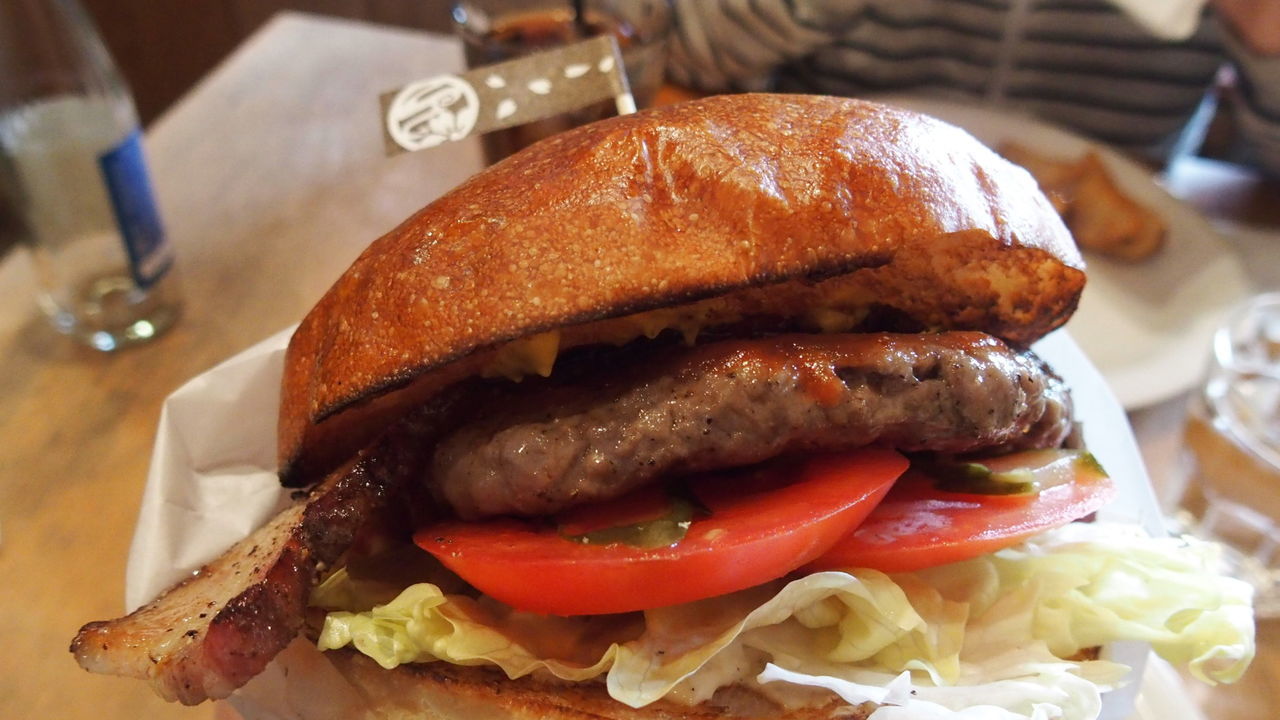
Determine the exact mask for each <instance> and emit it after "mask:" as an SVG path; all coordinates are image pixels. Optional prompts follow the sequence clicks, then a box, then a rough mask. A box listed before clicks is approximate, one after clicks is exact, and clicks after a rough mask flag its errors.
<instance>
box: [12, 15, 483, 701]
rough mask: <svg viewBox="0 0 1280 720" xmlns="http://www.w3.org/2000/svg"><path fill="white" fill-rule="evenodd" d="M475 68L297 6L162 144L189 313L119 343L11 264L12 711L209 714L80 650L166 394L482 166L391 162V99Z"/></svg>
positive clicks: (156, 128) (438, 50)
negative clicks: (61, 310) (82, 323)
mask: <svg viewBox="0 0 1280 720" xmlns="http://www.w3.org/2000/svg"><path fill="white" fill-rule="evenodd" d="M462 66H463V60H462V52H461V48H460V46H458V45H457V44H456V43H455V42H454V41H453V40H452V39H451V38H448V37H442V36H431V35H425V34H420V33H412V32H408V31H401V30H393V29H389V28H383V27H375V26H370V25H362V24H356V23H351V22H337V21H330V20H322V19H319V18H316V17H311V16H303V15H284V16H280V17H279V18H278V19H276V20H274V21H273V22H272V23H270V24H269V25H268V26H267V27H265V28H264V29H263V30H262V31H261V32H259V33H258V34H257V35H256V36H254V37H253V38H251V39H250V40H249V41H248V42H247V43H246V44H245V45H244V46H242V47H241V48H240V49H239V50H238V51H237V52H236V53H235V54H234V55H233V56H232V57H231V58H230V59H228V60H227V61H226V62H225V63H224V64H223V65H221V66H220V67H219V68H218V69H217V70H216V71H214V72H213V73H212V74H211V75H210V76H209V77H208V78H207V79H206V80H204V81H203V82H202V83H201V84H200V85H199V86H198V87H197V88H195V90H194V91H193V92H192V93H191V94H190V95H188V96H187V97H186V98H184V99H183V100H182V101H181V102H179V103H178V104H177V105H176V106H174V107H173V109H172V110H171V111H170V112H168V113H167V114H166V115H164V116H163V117H161V118H160V119H158V120H157V121H156V122H155V123H154V125H153V126H152V128H151V130H150V131H149V132H148V134H147V135H148V137H147V151H148V155H149V158H150V162H151V169H152V174H153V180H154V182H155V185H156V187H157V192H158V193H159V196H160V203H161V207H162V211H163V213H164V217H165V220H166V224H167V226H168V228H169V231H170V235H171V236H172V238H173V241H174V243H175V245H176V251H177V253H178V256H179V266H180V268H181V272H182V278H181V280H182V286H183V292H184V295H185V298H186V307H185V315H184V317H183V318H182V320H181V321H180V323H179V324H178V325H177V326H176V327H175V328H174V329H173V331H171V332H170V333H169V334H168V335H166V336H164V337H162V338H160V339H159V340H157V341H156V342H155V343H154V344H152V345H150V346H147V347H143V348H138V349H135V350H130V351H128V352H122V353H119V354H115V355H102V354H98V353H95V352H92V351H89V350H84V349H80V348H78V347H75V346H73V345H72V344H71V343H70V342H69V341H67V340H66V339H65V338H63V337H61V336H58V335H56V334H54V333H53V332H51V331H50V330H49V329H48V327H47V323H45V321H44V320H43V318H41V317H38V315H37V311H36V307H35V303H34V289H33V282H32V278H31V276H30V272H29V267H28V263H27V258H26V257H24V256H23V253H11V254H10V256H9V257H8V258H6V259H5V261H4V263H3V265H0V287H3V288H4V290H5V297H6V298H8V300H7V301H6V302H5V303H4V306H3V309H0V407H3V408H4V412H3V413H2V415H0V438H3V440H0V469H2V470H0V527H2V530H3V540H2V541H0V543H2V544H0V638H2V639H3V642H4V645H5V651H4V652H0V718H5V719H6V720H10V719H12V720H25V719H26V718H66V719H78V718H110V719H111V720H134V719H137V720H141V719H143V718H151V719H158V718H170V717H172V718H179V717H181V718H201V717H204V718H208V717H212V715H213V709H212V706H210V705H204V706H202V707H199V708H196V709H184V708H181V707H177V706H171V705H168V704H166V703H164V702H161V701H160V700H158V699H156V698H154V697H153V696H152V694H151V691H150V690H149V689H148V688H147V687H145V686H144V684H142V683H137V682H132V681H127V680H121V679H116V678H105V677H100V676H95V675H90V674H88V673H86V672H84V671H82V670H80V669H79V668H78V667H77V666H76V664H75V662H74V661H73V660H72V658H71V655H70V654H69V653H68V652H67V651H66V648H67V646H68V644H69V643H70V640H71V637H72V636H73V635H74V634H75V631H76V630H77V628H78V627H79V626H80V625H81V624H82V623H84V622H85V621H87V620H92V619H100V618H107V617H112V616H115V615H118V614H119V613H120V611H121V609H122V607H123V600H122V598H123V580H124V562H125V556H126V553H127V552H128V547H129V540H130V536H131V534H132V527H133V524H134V519H135V516H136V514H137V508H138V499H139V496H140V493H141V490H142V485H143V481H144V479H145V477H146V471H147V464H148V459H149V456H150V446H151V443H152V438H153V435H154V432H155V427H156V421H157V418H158V415H159V408H160V403H161V401H162V400H163V398H164V397H165V396H166V395H167V394H168V393H169V392H171V391H172V390H173V389H174V388H176V387H177V386H178V385H180V384H181V383H182V382H183V381H184V380H186V379H187V378H189V377H191V376H193V375H196V374H198V373H200V372H202V371H204V370H207V369H208V368H209V367H211V366H213V365H214V364H216V363H218V362H219V361H221V360H223V359H225V358H227V357H228V356H230V355H232V354H234V353H236V352H238V351H240V350H242V349H244V348H245V347H247V346H249V345H251V344H253V343H254V342H256V341H258V340H261V339H262V338H264V337H267V336H268V335H270V334H272V333H275V332H276V331H278V330H280V329H282V328H284V327H287V326H288V325H290V324H292V323H295V322H297V321H298V320H299V319H301V317H302V315H303V314H304V313H305V312H306V310H307V309H308V308H309V307H310V306H311V305H312V304H313V303H314V302H315V301H316V300H317V299H318V298H319V297H320V295H321V294H322V293H323V292H324V290H325V289H326V288H327V287H328V286H329V284H330V283H332V282H333V280H334V279H335V278H337V276H338V275H339V274H340V273H341V272H342V270H344V269H345V268H346V266H347V265H349V264H350V263H351V261H352V260H353V259H354V258H355V256H356V254H357V253H359V252H360V250H362V249H363V248H364V247H365V246H366V245H367V244H368V243H369V242H370V241H371V240H372V239H373V238H374V237H376V236H378V235H379V234H381V233H383V232H385V231H386V230H388V229H390V228H391V227H393V226H394V225H395V224H397V223H398V222H400V221H401V220H403V219H404V218H405V217H407V216H408V215H409V214H410V213H411V212H413V211H414V210H416V209H418V208H419V207H421V206H422V205H424V204H426V203H427V202H428V201H430V200H432V199H434V198H435V197H436V196H437V195H439V194H440V193H442V192H443V191H445V190H447V189H448V188H450V187H452V186H453V185H455V184H457V183H458V182H459V181H461V180H462V179H463V178H465V177H466V176H467V175H469V174H471V173H472V172H474V171H475V170H477V169H478V168H479V167H480V162H481V161H480V154H479V150H478V147H476V146H474V145H471V144H467V145H462V144H455V145H452V146H449V147H443V148H437V149H435V150H433V151H431V152H423V153H416V154H408V155H401V156H399V157H396V158H394V159H391V160H388V159H386V157H385V156H384V152H383V145H382V139H381V134H380V132H381V131H380V129H379V127H380V126H379V117H378V112H379V108H378V101H377V95H378V93H380V92H383V91H386V90H390V89H394V88H396V87H398V86H400V85H402V84H404V83H407V82H409V81H411V80H414V79H418V78H421V77H425V76H429V75H432V74H435V73H439V72H445V71H456V70H459V69H461V68H462Z"/></svg>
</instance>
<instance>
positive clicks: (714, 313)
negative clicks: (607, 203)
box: [480, 291, 870, 382]
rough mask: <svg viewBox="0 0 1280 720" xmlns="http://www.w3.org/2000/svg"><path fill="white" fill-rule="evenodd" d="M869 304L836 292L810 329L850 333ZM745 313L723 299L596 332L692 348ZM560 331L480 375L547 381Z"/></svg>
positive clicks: (643, 315) (502, 353)
mask: <svg viewBox="0 0 1280 720" xmlns="http://www.w3.org/2000/svg"><path fill="white" fill-rule="evenodd" d="M869 305H870V299H869V298H867V297H865V294H864V293H857V292H848V291H845V292H842V293H839V294H835V293H832V294H831V295H830V296H829V299H828V302H826V303H822V304H820V305H815V306H812V307H810V308H808V309H806V310H805V311H804V314H803V318H804V323H805V325H807V326H809V327H810V328H811V329H813V330H814V331H817V332H822V333H841V332H849V331H850V330H852V329H854V328H856V327H858V325H860V324H861V323H862V321H863V320H864V319H866V316H867V311H868V307H869ZM741 319H742V316H741V314H740V313H739V312H738V311H737V310H736V308H734V307H733V306H731V305H730V304H729V303H726V302H725V301H724V300H723V299H722V298H709V299H707V300H700V301H698V302H695V303H690V304H688V305H681V306H677V307H665V308H657V309H655V310H648V311H646V312H640V313H635V314H632V315H624V316H622V317H617V318H610V319H608V320H602V321H599V322H598V323H596V324H595V327H593V329H592V337H593V338H594V339H595V341H596V342H601V343H607V344H611V345H615V346H622V345H626V344H627V343H629V342H632V341H633V340H638V339H639V338H642V337H643V338H648V339H650V340H652V339H654V338H656V337H658V336H659V335H661V334H662V333H663V332H665V331H667V330H674V331H675V332H678V333H680V336H681V337H682V338H683V339H684V342H685V344H687V345H693V344H694V342H696V341H697V339H698V335H699V334H700V333H701V332H702V330H703V329H705V328H707V327H716V326H720V325H727V324H730V323H734V322H737V321H739V320H741ZM560 345H561V334H560V331H559V330H550V331H548V332H544V333H539V334H537V335H530V336H529V337H526V338H520V339H518V340H512V341H511V342H509V343H507V344H506V345H503V346H502V347H500V348H499V349H498V351H497V352H496V354H495V355H494V357H493V359H492V360H491V361H490V362H489V363H488V364H487V365H486V366H485V367H484V368H483V369H482V370H481V372H480V374H481V376H482V377H486V378H495V377H505V378H508V379H510V380H514V381H516V382H519V381H520V380H521V379H522V378H524V377H527V376H529V375H541V376H542V377H548V376H549V375H551V371H552V368H554V367H555V362H556V357H557V356H558V355H559V352H560Z"/></svg>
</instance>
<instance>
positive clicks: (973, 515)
mask: <svg viewBox="0 0 1280 720" xmlns="http://www.w3.org/2000/svg"><path fill="white" fill-rule="evenodd" d="M1064 461H1065V462H1064ZM984 464H987V465H989V466H991V467H992V469H993V470H996V471H999V472H1015V471H1023V472H1026V473H1028V474H1030V475H1032V476H1035V477H1037V478H1040V479H1042V480H1043V485H1044V489H1042V490H1041V491H1040V492H1039V493H1037V494H1032V495H978V494H973V493H963V492H950V491H947V490H942V489H939V488H938V483H937V481H936V480H935V479H934V478H933V477H930V476H929V475H927V474H925V473H924V472H922V471H921V470H919V469H916V468H914V467H913V468H912V469H911V470H910V471H908V472H907V473H906V474H905V475H904V476H903V477H902V479H900V480H899V481H898V482H897V484H896V485H894V488H893V490H892V491H891V492H890V493H889V494H888V495H887V496H886V497H885V499H884V502H882V503H880V505H879V506H878V507H876V509H875V511H874V512H872V513H871V515H870V516H868V517H867V519H866V521H865V522H863V523H862V524H861V525H859V526H858V527H857V529H855V530H854V531H853V532H852V533H850V534H849V535H848V536H847V537H845V538H844V539H842V540H841V541H840V542H838V543H836V545H835V546H834V547H832V548H831V550H830V551H828V552H827V553H825V554H824V555H822V557H820V558H818V559H817V560H815V561H814V562H812V563H810V564H809V565H808V566H807V567H806V568H805V569H806V570H831V569H840V568H871V569H873V570H882V571H884V572H909V571H912V570H922V569H924V568H928V567H933V566H935V565H944V564H946V563H951V562H957V561H960V560H968V559H969V558H973V557H977V556H979V555H984V554H986V553H990V552H995V551H996V550H1000V549H1001V548H1006V547H1009V546H1010V545H1015V544H1017V543H1019V542H1021V541H1022V540H1025V539H1026V538H1028V537H1030V536H1031V535H1034V534H1036V533H1038V532H1042V531H1044V530H1049V529H1051V528H1055V527H1059V526H1061V525H1065V524H1067V523H1069V522H1071V521H1072V520H1078V519H1080V518H1082V517H1084V516H1086V515H1088V514H1090V513H1092V512H1094V511H1096V510H1098V508H1101V507H1102V506H1103V505H1106V504H1107V503H1108V502H1110V500H1111V499H1112V497H1114V496H1115V486H1114V485H1113V484H1112V483H1111V480H1110V478H1108V477H1107V475H1106V473H1105V472H1103V471H1102V468H1101V467H1099V466H1098V464H1097V462H1095V461H1094V460H1093V458H1092V456H1089V455H1088V454H1087V453H1082V452H1078V451H1070V450H1048V451H1046V450H1036V451H1028V452H1025V453H1015V454H1012V455H1007V456H1003V457H1000V458H994V459H992V460H990V461H986V462H985V463H984ZM1064 476H1067V477H1064Z"/></svg>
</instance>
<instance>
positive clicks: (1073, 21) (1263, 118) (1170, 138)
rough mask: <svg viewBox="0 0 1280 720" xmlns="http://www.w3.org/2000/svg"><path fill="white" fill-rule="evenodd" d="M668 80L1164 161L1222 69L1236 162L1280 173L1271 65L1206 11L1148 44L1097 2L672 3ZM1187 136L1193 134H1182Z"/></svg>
mask: <svg viewBox="0 0 1280 720" xmlns="http://www.w3.org/2000/svg"><path fill="white" fill-rule="evenodd" d="M675 5H676V10H677V18H678V25H679V27H678V31H677V33H676V35H675V37H674V39H673V42H672V47H671V53H670V70H671V75H672V78H673V79H674V80H676V81H677V82H681V83H684V84H687V85H690V86H692V87H697V88H700V89H703V90H716V91H723V90H764V89H772V90H777V91H782V92H816V93H825V94H832V95H850V96H870V95H875V94H878V93H887V92H908V91H909V92H918V93H921V94H928V95H934V96H941V97H944V98H950V99H957V100H970V101H973V100H979V101H982V102H984V103H988V104H991V105H992V106H996V107H1008V108H1011V109H1016V110H1021V111H1025V112H1030V113H1032V114H1035V115H1038V116H1041V117H1044V118H1047V119H1050V120H1052V121H1054V122H1056V123H1058V124H1061V125H1063V126H1066V127H1070V128H1073V129H1075V130H1077V131H1079V132H1082V133H1084V134H1087V135H1090V136H1093V137H1096V138H1098V139H1100V140H1103V141H1105V142H1108V143H1111V144H1113V145H1116V146H1118V147H1120V148H1122V149H1125V150H1128V151H1130V152H1133V153H1136V154H1140V155H1144V156H1147V157H1149V158H1151V159H1164V158H1167V157H1168V156H1169V154H1170V153H1171V152H1172V151H1173V150H1174V149H1175V147H1176V146H1177V145H1178V143H1179V141H1180V140H1182V139H1184V131H1185V130H1186V129H1187V128H1188V127H1189V122H1190V121H1191V119H1192V118H1193V117H1194V116H1195V115H1196V113H1197V112H1206V111H1208V110H1211V109H1212V106H1211V105H1208V104H1206V96H1207V95H1206V91H1207V90H1208V89H1209V88H1210V87H1211V86H1212V85H1213V83H1214V79H1215V76H1216V75H1217V73H1218V72H1219V70H1220V69H1221V68H1222V67H1223V65H1224V64H1226V63H1231V64H1234V65H1235V67H1236V69H1237V72H1238V76H1239V78H1240V87H1241V91H1242V92H1241V94H1242V96H1243V99H1244V103H1243V105H1242V107H1240V108H1238V109H1237V118H1238V124H1239V130H1240V132H1239V135H1240V136H1241V137H1242V138H1243V139H1244V141H1245V143H1246V144H1247V149H1246V150H1245V153H1246V155H1247V157H1245V158H1244V159H1245V160H1246V161H1248V162H1250V163H1252V164H1256V165H1259V166H1262V167H1266V168H1269V169H1271V170H1273V171H1277V170H1280V58H1260V57H1256V56H1252V55H1251V54H1250V53H1248V52H1246V51H1245V50H1244V49H1243V48H1242V46H1241V45H1240V44H1239V43H1238V42H1237V41H1235V39H1234V38H1233V37H1231V36H1230V34H1229V33H1228V32H1227V31H1226V30H1225V29H1224V28H1223V27H1222V25H1221V24H1220V22H1219V21H1218V18H1217V17H1216V16H1214V15H1213V14H1212V12H1209V11H1206V12H1205V14H1204V15H1203V16H1202V21H1201V23H1200V25H1199V27H1198V28H1197V29H1196V31H1195V33H1194V34H1193V35H1191V36H1190V37H1189V38H1186V39H1184V40H1178V41H1169V40H1163V39H1160V38H1156V37H1154V36H1152V35H1150V34H1149V33H1148V32H1147V31H1146V30H1144V29H1143V28H1142V27H1141V26H1139V25H1138V24H1137V23H1135V22H1134V21H1133V20H1131V19H1129V17H1128V16H1126V15H1125V14H1124V13H1123V12H1122V11H1120V10H1119V9H1117V8H1116V7H1115V5H1113V4H1111V3H1110V2H1106V1H1105V0H844V1H843V2H841V1H839V0H675ZM1192 126H1194V124H1193V125H1192Z"/></svg>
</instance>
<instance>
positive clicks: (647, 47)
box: [452, 0, 672, 163]
mask: <svg viewBox="0 0 1280 720" xmlns="http://www.w3.org/2000/svg"><path fill="white" fill-rule="evenodd" d="M452 17H453V27H454V31H455V32H456V33H457V34H458V36H459V37H460V38H461V39H462V42H463V46H464V48H465V50H466V57H467V66H468V67H470V68H476V67H482V66H484V65H490V64H493V63H496V62H502V61H504V60H510V59H512V58H516V57H519V56H521V55H527V54H529V53H532V52H537V51H539V50H547V49H550V48H553V47H556V46H559V45H565V44H568V43H572V42H576V41H578V40H584V39H587V38H590V37H595V36H597V35H604V34H612V35H613V37H614V38H616V39H617V42H618V49H619V51H620V52H621V54H622V65H623V69H624V71H625V72H626V75H627V81H628V83H629V84H630V86H631V94H632V96H633V97H634V98H635V101H636V107H639V108H643V107H647V106H648V105H650V104H652V102H653V98H654V96H655V95H656V94H657V92H658V89H659V87H660V86H661V85H662V77H663V68H664V63H665V57H664V56H665V53H666V43H667V37H668V35H669V34H670V32H671V26H672V12H671V6H670V4H669V2H668V0H577V1H574V2H571V1H570V0H463V1H461V2H456V3H454V5H453V8H452ZM616 112H617V110H616V107H615V105H614V103H613V102H608V101H606V102H602V103H598V104H596V105H592V106H591V107H588V108H583V109H582V110H576V111H573V112H569V113H565V114H563V115H559V116H556V117H551V118H545V119H542V120H538V121H535V122H531V123H526V124H524V125H518V126H516V127H512V128H507V129H504V130H497V131H495V132H491V133H488V134H486V135H484V136H483V137H482V139H481V142H482V144H483V145H484V150H485V159H486V160H487V161H488V162H489V163H494V162H497V161H498V160H501V159H502V158H504V157H506V156H507V155H510V154H511V153H513V152H515V151H517V150H519V149H521V148H523V147H525V146H526V145H530V144H532V143H534V142H536V141H538V140H541V139H542V138H544V137H548V136H550V135H553V134H555V133H557V132H561V131H563V130H567V129H569V128H571V127H574V126H577V125H582V124H585V123H589V122H592V121H595V120H600V119H602V118H605V117H609V116H610V115H613V114H615V113H616Z"/></svg>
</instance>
